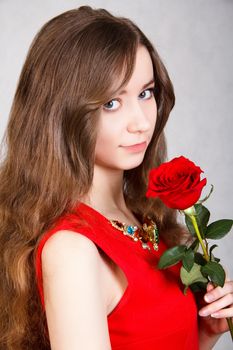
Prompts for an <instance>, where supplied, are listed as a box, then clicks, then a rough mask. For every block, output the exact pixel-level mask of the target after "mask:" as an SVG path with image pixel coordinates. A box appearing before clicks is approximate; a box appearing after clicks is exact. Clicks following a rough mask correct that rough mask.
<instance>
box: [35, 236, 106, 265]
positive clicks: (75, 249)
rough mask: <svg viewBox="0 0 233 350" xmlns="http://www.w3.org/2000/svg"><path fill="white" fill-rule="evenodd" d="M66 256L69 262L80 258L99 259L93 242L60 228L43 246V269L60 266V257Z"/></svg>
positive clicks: (64, 257) (78, 260) (77, 260)
mask: <svg viewBox="0 0 233 350" xmlns="http://www.w3.org/2000/svg"><path fill="white" fill-rule="evenodd" d="M67 256H69V263H72V262H73V263H76V262H77V263H78V262H80V259H87V260H89V259H92V260H93V262H94V261H95V260H96V262H97V261H98V260H99V252H98V249H97V247H96V245H95V243H94V242H92V241H91V240H90V239H88V238H87V237H85V236H84V235H82V234H79V233H77V232H73V231H68V230H62V231H58V232H56V233H55V234H54V235H52V236H51V237H50V238H49V240H48V241H47V242H46V244H45V246H44V248H43V251H42V265H43V270H44V271H45V272H46V271H47V272H49V271H50V270H51V269H56V267H57V266H59V268H60V265H61V260H60V259H66V258H67ZM56 258H59V259H58V260H57V259H56ZM83 268H85V266H83Z"/></svg>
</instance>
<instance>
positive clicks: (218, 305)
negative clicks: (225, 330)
mask: <svg viewBox="0 0 233 350" xmlns="http://www.w3.org/2000/svg"><path fill="white" fill-rule="evenodd" d="M232 304H233V294H227V295H225V296H224V297H222V298H221V299H218V300H217V301H215V302H213V303H210V304H209V305H207V306H205V307H203V308H202V309H200V310H199V315H200V316H204V317H205V316H210V315H212V314H215V313H218V312H219V311H220V310H222V309H224V308H226V307H227V308H228V309H229V311H228V314H229V317H233V307H232Z"/></svg>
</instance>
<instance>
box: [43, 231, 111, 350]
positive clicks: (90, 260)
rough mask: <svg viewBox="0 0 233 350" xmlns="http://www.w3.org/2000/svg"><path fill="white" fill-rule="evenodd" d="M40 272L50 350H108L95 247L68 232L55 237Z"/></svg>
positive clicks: (44, 255)
mask: <svg viewBox="0 0 233 350" xmlns="http://www.w3.org/2000/svg"><path fill="white" fill-rule="evenodd" d="M42 271H43V288H44V296H45V310H46V317H47V323H48V330H49V337H50V343H51V348H52V350H67V349H69V350H75V349H80V350H110V349H111V345H110V339H109V333H108V325H107V311H106V302H105V299H106V298H105V296H104V291H103V288H102V286H103V284H102V283H101V274H100V256H99V252H98V249H97V247H96V246H95V244H94V243H93V242H92V241H91V240H89V239H88V238H86V237H85V236H83V235H81V234H77V233H73V232H71V231H60V232H58V233H56V234H55V235H54V236H52V237H51V238H50V239H49V240H48V242H47V243H46V244H45V247H44V249H43V252H42Z"/></svg>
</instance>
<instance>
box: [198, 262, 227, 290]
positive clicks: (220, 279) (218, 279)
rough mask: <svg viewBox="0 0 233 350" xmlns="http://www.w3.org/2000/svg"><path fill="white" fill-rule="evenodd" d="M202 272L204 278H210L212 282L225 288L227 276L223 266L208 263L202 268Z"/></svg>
mask: <svg viewBox="0 0 233 350" xmlns="http://www.w3.org/2000/svg"><path fill="white" fill-rule="evenodd" d="M201 272H202V273H203V275H204V276H208V277H209V278H210V280H211V282H213V283H214V284H216V285H218V286H221V287H223V285H224V282H225V278H226V274H225V271H224V269H223V267H222V265H220V264H219V263H217V262H214V261H208V262H207V263H206V265H205V266H201Z"/></svg>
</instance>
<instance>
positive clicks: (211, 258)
mask: <svg viewBox="0 0 233 350" xmlns="http://www.w3.org/2000/svg"><path fill="white" fill-rule="evenodd" d="M217 247H218V245H217V244H214V245H212V246H211V247H210V252H209V256H210V260H213V261H214V255H213V253H212V251H213V250H214V249H215V248H217Z"/></svg>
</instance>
